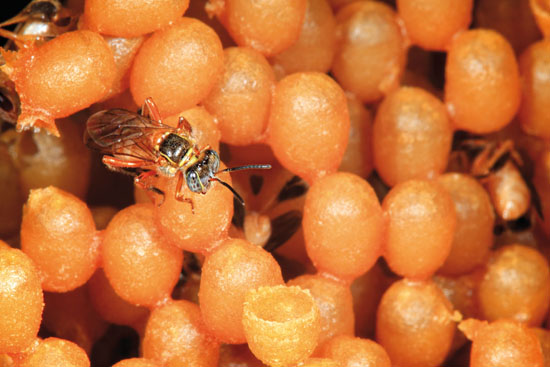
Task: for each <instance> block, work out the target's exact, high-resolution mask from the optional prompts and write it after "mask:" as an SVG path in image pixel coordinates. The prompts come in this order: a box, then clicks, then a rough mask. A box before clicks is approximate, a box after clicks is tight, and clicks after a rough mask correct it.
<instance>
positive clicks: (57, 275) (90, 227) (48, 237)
mask: <svg viewBox="0 0 550 367" xmlns="http://www.w3.org/2000/svg"><path fill="white" fill-rule="evenodd" d="M21 249H22V250H23V252H25V253H26V254H27V255H29V257H30V258H31V259H32V260H33V261H34V262H35V264H36V266H37V267H38V270H39V272H40V275H41V277H42V288H43V289H44V290H45V291H51V292H67V291H70V290H72V289H75V288H77V287H79V286H81V285H83V284H84V283H86V282H87V281H88V279H90V277H91V276H92V274H93V273H94V271H95V269H96V268H97V265H98V263H99V237H98V236H97V232H96V228H95V224H94V220H93V217H92V213H91V212H90V209H88V207H87V206H86V204H85V203H84V202H82V201H81V200H80V199H78V198H76V197H75V196H73V195H71V194H69V193H66V192H64V191H62V190H59V189H57V188H55V187H51V186H50V187H47V188H45V189H35V190H32V191H31V194H30V195H29V200H28V201H27V204H26V205H25V207H24V209H23V222H22V224H21Z"/></svg>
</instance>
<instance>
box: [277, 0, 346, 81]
mask: <svg viewBox="0 0 550 367" xmlns="http://www.w3.org/2000/svg"><path fill="white" fill-rule="evenodd" d="M335 28H336V20H335V19H334V14H333V13H332V9H331V8H330V5H329V3H328V1H327V0H308V1H307V8H306V15H305V18H304V22H303V23H302V30H301V31H300V36H299V37H298V40H296V42H294V44H293V45H292V46H290V47H289V48H287V49H286V50H284V51H283V52H280V53H279V54H277V55H275V56H274V57H272V58H271V59H270V61H271V63H272V64H273V68H274V69H275V70H276V72H277V73H278V74H279V75H288V74H292V73H296V72H299V71H319V72H321V73H326V72H327V71H329V69H330V66H331V65H332V59H333V57H334V51H335V47H336V35H335V32H334V31H335Z"/></svg>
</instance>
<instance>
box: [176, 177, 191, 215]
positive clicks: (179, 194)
mask: <svg viewBox="0 0 550 367" xmlns="http://www.w3.org/2000/svg"><path fill="white" fill-rule="evenodd" d="M183 188H184V187H183V172H182V171H179V172H178V182H177V183H176V200H177V201H181V202H186V203H189V204H190V205H191V213H193V214H195V205H194V204H193V200H191V199H189V198H185V197H183Z"/></svg>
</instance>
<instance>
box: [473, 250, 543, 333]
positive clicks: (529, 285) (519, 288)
mask: <svg viewBox="0 0 550 367" xmlns="http://www.w3.org/2000/svg"><path fill="white" fill-rule="evenodd" d="M477 300H478V304H479V306H480V311H481V315H482V316H483V318H484V319H486V320H488V321H495V320H499V319H514V320H517V321H520V322H523V323H525V324H527V325H529V326H537V325H540V324H541V323H542V322H543V320H544V317H545V316H546V313H547V312H548V307H549V306H550V269H549V267H548V261H547V260H546V259H545V257H544V256H543V255H542V254H541V253H540V252H538V251H537V250H535V249H533V248H530V247H527V246H522V245H508V246H504V247H501V248H500V249H498V250H497V251H496V252H495V253H494V254H492V256H491V258H490V259H489V260H488V262H487V265H486V270H485V273H484V275H483V279H482V280H481V282H480V284H479V285H478V288H477Z"/></svg>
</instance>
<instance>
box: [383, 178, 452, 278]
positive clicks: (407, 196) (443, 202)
mask: <svg viewBox="0 0 550 367" xmlns="http://www.w3.org/2000/svg"><path fill="white" fill-rule="evenodd" d="M382 209H383V210H384V215H385V216H386V218H387V229H386V235H385V243H384V250H383V251H384V258H385V259H386V261H387V262H388V265H389V266H390V268H391V269H392V270H393V271H394V272H395V273H397V274H399V275H402V276H405V277H408V278H414V279H426V278H429V277H430V276H431V275H432V274H433V273H435V271H436V270H437V269H438V268H439V267H440V266H441V265H442V264H443V262H444V261H445V259H446V258H447V256H449V253H450V251H451V245H452V241H453V237H454V232H455V227H456V213H455V209H454V203H453V201H452V199H451V196H450V195H449V193H448V192H447V191H446V190H445V189H444V188H443V187H442V186H441V185H439V184H438V183H436V182H434V181H421V180H409V181H405V182H403V183H400V184H398V185H396V186H394V187H393V188H392V189H391V190H390V192H389V193H388V195H387V196H386V197H385V198H384V201H383V202H382Z"/></svg>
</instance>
